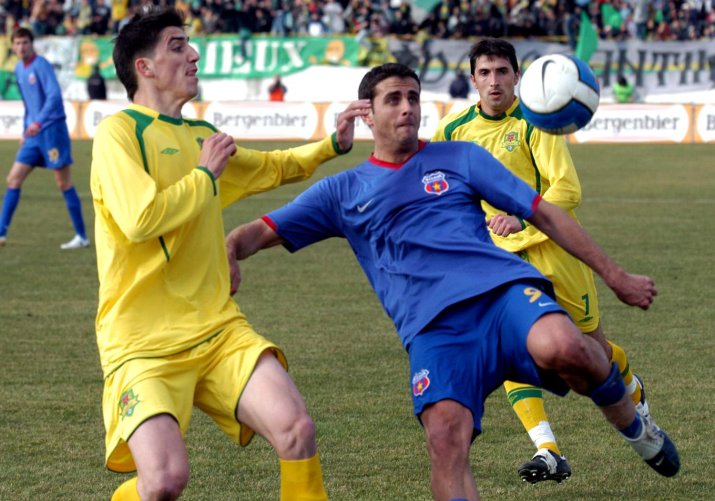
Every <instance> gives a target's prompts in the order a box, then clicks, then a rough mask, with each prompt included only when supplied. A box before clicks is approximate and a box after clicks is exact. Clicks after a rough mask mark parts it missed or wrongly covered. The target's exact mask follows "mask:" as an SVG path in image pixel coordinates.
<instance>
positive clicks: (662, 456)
mask: <svg viewBox="0 0 715 501" xmlns="http://www.w3.org/2000/svg"><path fill="white" fill-rule="evenodd" d="M641 422H642V423H643V431H642V432H641V435H640V436H639V437H638V438H635V439H630V438H626V440H627V441H628V443H630V444H631V447H633V448H634V449H635V451H636V452H637V453H638V454H639V455H640V457H642V458H643V460H644V461H645V462H646V464H648V466H650V467H651V468H653V469H654V470H655V471H657V472H658V473H660V474H661V475H663V476H664V477H672V476H673V475H675V474H676V473H678V470H679V469H680V456H679V455H678V449H676V447H675V444H674V443H673V441H672V440H671V439H670V437H669V436H668V434H667V433H665V432H664V431H663V430H661V429H660V428H658V426H656V424H655V422H653V419H652V418H650V420H648V421H646V420H645V419H641Z"/></svg>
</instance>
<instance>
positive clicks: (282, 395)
mask: <svg viewBox="0 0 715 501" xmlns="http://www.w3.org/2000/svg"><path fill="white" fill-rule="evenodd" d="M236 417H237V419H238V420H239V421H241V422H242V423H244V424H246V425H248V426H249V427H251V428H252V429H253V430H254V431H255V432H256V433H258V434H259V435H261V436H263V437H264V438H265V439H266V440H268V442H270V444H271V445H272V446H273V448H274V449H275V450H276V452H277V453H278V457H280V458H281V459H304V458H308V457H311V456H313V455H315V451H316V446H315V425H314V424H313V420H312V419H311V418H310V416H309V415H308V411H307V409H306V407H305V402H304V401H303V397H302V396H301V394H300V393H299V392H298V388H296V386H295V383H294V382H293V380H292V379H291V378H290V376H289V375H288V373H287V372H286V370H285V369H284V368H283V366H282V365H281V364H280V363H279V362H278V360H277V359H276V358H275V356H273V354H272V353H270V352H265V353H264V354H263V355H262V356H261V358H260V360H259V361H258V364H257V365H256V368H255V370H254V371H253V374H252V375H251V378H250V379H249V380H248V384H247V385H246V388H245V389H244V390H243V394H242V395H241V399H240V401H239V402H238V409H237V413H236Z"/></svg>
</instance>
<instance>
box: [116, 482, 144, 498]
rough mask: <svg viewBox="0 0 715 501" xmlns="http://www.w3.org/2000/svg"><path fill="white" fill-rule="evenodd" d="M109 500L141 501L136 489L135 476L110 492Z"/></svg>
mask: <svg viewBox="0 0 715 501" xmlns="http://www.w3.org/2000/svg"><path fill="white" fill-rule="evenodd" d="M111 501H141V498H140V497H139V491H138V490H137V477H133V478H130V479H129V480H127V481H126V482H124V483H123V484H122V485H120V486H119V487H117V490H116V491H114V494H112V499H111Z"/></svg>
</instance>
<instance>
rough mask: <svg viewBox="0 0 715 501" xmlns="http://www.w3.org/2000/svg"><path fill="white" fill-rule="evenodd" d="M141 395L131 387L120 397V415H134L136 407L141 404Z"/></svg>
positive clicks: (122, 416) (123, 416)
mask: <svg viewBox="0 0 715 501" xmlns="http://www.w3.org/2000/svg"><path fill="white" fill-rule="evenodd" d="M139 402H141V400H139V395H136V394H135V393H134V389H132V388H130V389H128V390H127V391H125V392H124V393H122V396H121V397H119V415H120V416H121V418H122V419H124V418H125V417H132V414H134V409H135V408H136V406H137V405H139Z"/></svg>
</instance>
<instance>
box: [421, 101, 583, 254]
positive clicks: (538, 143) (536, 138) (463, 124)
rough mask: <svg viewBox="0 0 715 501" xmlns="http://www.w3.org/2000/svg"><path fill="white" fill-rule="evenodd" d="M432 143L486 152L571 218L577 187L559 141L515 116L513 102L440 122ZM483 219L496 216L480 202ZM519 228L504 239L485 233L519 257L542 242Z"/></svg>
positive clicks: (534, 233) (576, 203) (474, 109)
mask: <svg viewBox="0 0 715 501" xmlns="http://www.w3.org/2000/svg"><path fill="white" fill-rule="evenodd" d="M432 141H469V142H473V143H476V144H478V145H480V146H482V147H484V148H485V149H487V150H488V151H489V152H491V153H492V155H494V156H495V157H496V158H497V159H498V160H499V161H500V162H501V163H503V164H504V165H505V166H506V167H507V169H509V170H510V171H511V172H512V173H513V174H515V175H516V176H517V177H519V178H521V179H522V180H523V181H525V182H526V183H528V184H529V185H530V186H531V187H532V188H534V189H535V190H536V191H537V192H539V194H540V195H541V197H542V198H543V199H544V200H546V201H548V202H551V203H553V204H555V205H558V206H559V207H561V208H562V209H564V210H566V211H567V212H568V213H569V214H570V215H571V217H573V218H574V219H577V218H576V214H575V213H574V209H575V208H576V207H578V206H579V205H580V204H581V184H580V183H579V180H578V175H577V174H576V169H575V167H574V165H573V161H572V159H571V155H570V154H569V151H568V148H567V146H566V141H565V139H564V138H563V136H557V135H552V134H546V133H545V132H542V131H540V130H538V129H536V128H535V127H534V126H533V125H531V124H530V123H528V122H527V121H526V120H525V119H524V117H523V116H522V115H521V110H520V109H519V102H518V99H516V98H515V100H514V103H513V104H512V105H511V107H509V109H508V110H507V111H506V112H505V113H503V114H501V115H499V116H490V115H487V114H486V113H484V112H483V111H482V110H481V108H480V106H479V103H477V104H475V105H473V106H470V107H469V108H467V109H465V110H462V111H459V112H457V113H450V114H448V115H446V116H445V117H444V118H442V120H440V122H439V125H438V127H437V131H436V132H435V134H434V136H433V137H432ZM482 207H483V209H484V211H485V213H486V216H487V220H488V219H491V218H492V217H494V215H495V214H497V213H500V211H498V210H497V209H495V208H494V207H492V206H490V205H489V204H487V203H486V202H482ZM522 225H523V226H524V229H523V230H522V231H520V232H517V233H513V234H511V235H509V236H507V237H500V236H498V235H495V234H493V233H491V237H492V240H494V243H496V244H497V245H498V246H499V247H501V248H503V249H506V250H508V251H510V252H521V251H523V250H526V249H528V248H529V247H531V246H532V245H535V244H538V243H540V242H543V241H545V240H547V239H548V238H549V237H547V236H546V235H545V234H543V233H542V232H540V231H539V230H537V229H536V228H535V227H534V226H532V225H530V224H528V223H527V222H526V221H522Z"/></svg>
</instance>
